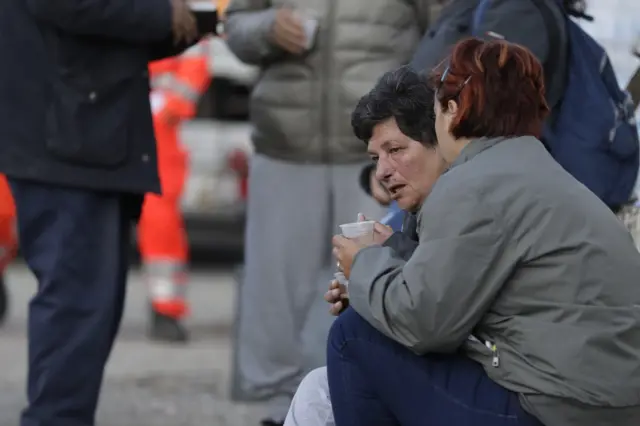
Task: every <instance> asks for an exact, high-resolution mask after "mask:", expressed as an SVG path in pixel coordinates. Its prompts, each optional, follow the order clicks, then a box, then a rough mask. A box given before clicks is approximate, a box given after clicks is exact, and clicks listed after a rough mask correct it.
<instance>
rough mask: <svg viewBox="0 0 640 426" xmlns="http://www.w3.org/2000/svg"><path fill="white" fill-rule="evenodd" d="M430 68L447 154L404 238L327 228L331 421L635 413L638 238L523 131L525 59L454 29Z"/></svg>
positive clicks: (533, 70)
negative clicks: (397, 247) (343, 305)
mask: <svg viewBox="0 0 640 426" xmlns="http://www.w3.org/2000/svg"><path fill="white" fill-rule="evenodd" d="M432 79H433V83H434V88H435V90H436V96H435V122H436V134H437V138H438V147H439V152H440V154H441V155H442V157H443V158H444V160H445V161H446V162H447V163H448V165H449V167H448V170H447V171H446V172H445V173H444V174H443V175H442V176H441V177H440V178H439V179H438V181H437V182H436V184H435V185H434V186H433V189H432V191H431V194H430V195H429V197H428V198H427V199H426V201H425V202H424V203H423V205H422V207H421V209H420V211H419V213H418V234H419V245H418V247H417V248H416V250H415V252H414V253H413V255H412V256H411V257H410V258H409V260H403V259H402V258H401V257H400V256H398V255H397V254H396V253H394V251H393V250H392V249H390V248H389V247H382V246H379V245H370V246H364V245H362V244H361V243H358V242H357V241H352V240H348V239H345V238H344V237H341V236H336V237H334V240H333V244H334V254H335V256H336V258H337V259H338V262H339V265H340V266H341V268H342V269H343V271H344V273H345V275H346V276H347V278H348V279H349V287H348V291H349V304H350V308H348V309H347V310H346V311H345V312H344V313H343V314H341V315H340V317H338V318H337V320H336V321H335V323H334V324H333V327H332V329H331V332H330V335H329V341H328V349H327V358H328V360H327V369H328V377H329V388H330V394H331V403H332V406H333V412H334V416H335V421H336V425H337V426H342V425H349V426H358V425H367V426H369V425H377V426H378V425H379V426H386V425H394V426H395V425H403V426H423V425H429V426H453V425H455V426H507V425H509V426H540V425H546V426H586V425H588V426H605V425H607V426H609V425H615V426H637V425H639V424H640V286H638V284H637V280H638V277H639V276H640V254H639V253H638V251H637V250H636V248H635V246H634V243H633V241H632V239H631V237H630V235H629V233H628V232H627V230H626V229H625V228H624V226H623V225H622V224H621V223H620V221H619V220H618V219H617V218H616V216H615V215H614V214H613V213H612V212H611V210H610V209H609V208H608V207H607V206H606V205H604V204H603V203H602V202H601V201H600V200H599V199H598V198H597V197H596V196H595V195H594V194H593V193H592V192H591V191H589V190H588V189H587V188H586V187H584V186H583V185H581V184H580V183H579V182H578V181H576V180H575V179H574V178H573V177H572V176H571V175H569V174H568V173H567V172H566V171H565V170H563V169H562V167H561V166H559V165H558V164H557V163H556V162H555V161H554V160H553V158H552V157H551V156H550V155H549V153H548V152H547V150H546V149H545V147H544V146H543V144H542V143H541V142H540V140H539V137H540V134H541V131H542V124H543V121H544V119H545V117H546V116H547V114H548V110H549V108H548V106H547V103H546V101H545V98H544V83H543V71H542V67H541V65H540V63H539V62H538V61H537V60H536V59H535V58H534V56H533V55H532V54H531V52H529V51H528V50H527V49H526V48H524V47H521V46H518V45H515V44H510V43H508V42H505V41H490V42H485V41H481V40H477V39H467V40H464V41H461V42H460V43H458V44H457V45H456V46H455V47H454V49H453V51H452V54H451V56H450V58H449V59H448V60H447V61H446V62H445V63H444V64H443V65H442V66H441V67H439V68H438V70H437V71H436V72H434V74H433V76H432ZM426 113H429V112H428V111H425V114H426ZM395 155H398V156H402V158H404V157H405V156H407V155H409V153H406V152H405V153H402V152H399V153H397V154H395ZM398 164H401V163H400V162H398ZM389 173H393V171H391V170H390V171H389Z"/></svg>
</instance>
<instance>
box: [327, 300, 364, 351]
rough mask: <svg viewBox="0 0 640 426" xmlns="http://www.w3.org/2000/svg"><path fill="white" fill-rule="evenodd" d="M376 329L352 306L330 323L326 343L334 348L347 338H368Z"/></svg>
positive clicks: (342, 343)
mask: <svg viewBox="0 0 640 426" xmlns="http://www.w3.org/2000/svg"><path fill="white" fill-rule="evenodd" d="M375 333H376V330H375V329H374V328H373V327H372V326H371V325H370V324H369V323H368V322H367V321H366V320H365V319H364V318H362V317H361V316H360V314H358V313H357V312H356V311H355V310H354V309H353V308H349V309H347V310H346V311H344V312H343V313H342V314H340V316H338V318H336V320H335V321H334V322H333V324H332V325H331V329H330V330H329V339H328V344H329V345H333V347H335V348H339V347H342V346H344V344H346V343H347V342H348V341H349V340H356V339H363V338H364V339H370V338H371V336H372V334H375Z"/></svg>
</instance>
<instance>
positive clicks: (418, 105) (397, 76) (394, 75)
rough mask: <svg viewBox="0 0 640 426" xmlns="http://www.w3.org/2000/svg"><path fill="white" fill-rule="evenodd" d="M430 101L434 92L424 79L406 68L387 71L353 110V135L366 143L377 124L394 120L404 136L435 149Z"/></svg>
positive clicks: (432, 113)
mask: <svg viewBox="0 0 640 426" xmlns="http://www.w3.org/2000/svg"><path fill="white" fill-rule="evenodd" d="M433 98H434V91H433V89H432V88H431V87H430V86H429V82H428V79H427V77H426V76H424V75H421V74H419V73H417V72H416V71H414V70H413V69H412V68H411V67H409V66H403V67H400V68H398V69H396V70H393V71H389V72H387V73H385V74H384V75H383V76H382V78H380V80H378V83H376V85H375V87H374V88H373V89H372V90H371V91H370V92H369V93H367V94H366V95H364V96H363V97H362V98H361V99H360V102H358V105H357V106H356V108H355V109H354V110H353V113H352V114H351V126H352V127H353V132H354V133H355V135H356V137H357V138H358V139H360V140H361V141H364V142H365V143H368V142H369V139H371V135H372V134H373V128H374V127H375V126H376V125H377V124H379V123H381V122H383V121H386V120H388V119H390V118H395V120H396V123H398V128H399V129H400V131H401V132H402V133H404V134H405V135H406V136H408V137H410V138H411V139H413V140H416V141H418V142H420V143H422V144H424V145H426V146H435V145H436V133H435V114H434V112H433Z"/></svg>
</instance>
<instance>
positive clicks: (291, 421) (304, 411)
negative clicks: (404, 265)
mask: <svg viewBox="0 0 640 426" xmlns="http://www.w3.org/2000/svg"><path fill="white" fill-rule="evenodd" d="M433 97H434V92H433V90H432V89H431V87H430V86H429V84H428V82H427V80H426V78H424V77H423V76H421V75H419V74H418V73H417V72H415V71H414V70H412V69H411V68H410V67H406V66H404V67H400V68H398V69H396V70H393V71H389V72H387V73H385V74H384V75H383V76H382V78H381V79H380V80H379V81H378V83H377V84H376V85H375V86H374V88H373V89H372V90H371V91H370V92H369V93H368V94H367V95H365V96H364V97H363V98H362V99H361V100H360V102H359V103H358V105H357V106H356V108H355V109H354V111H353V113H352V125H353V128H354V132H355V134H356V135H357V136H358V138H360V139H361V140H362V141H364V142H366V143H367V144H368V150H369V155H370V156H371V158H372V160H374V165H375V172H376V174H377V176H376V178H377V179H379V181H380V182H381V184H382V185H385V187H389V188H391V187H394V186H395V187H398V186H399V185H406V187H407V188H408V189H407V190H406V191H404V192H402V194H403V196H398V195H399V194H400V193H401V192H400V191H395V194H396V197H395V198H396V200H397V203H398V205H399V207H400V208H402V209H403V211H405V212H406V218H405V222H404V224H403V226H402V231H397V232H394V230H393V229H392V228H391V227H389V226H386V225H384V224H382V223H380V222H374V221H369V222H368V223H367V222H362V221H366V218H365V217H359V218H358V219H359V220H360V222H357V223H355V224H345V225H343V226H342V235H343V236H344V237H345V238H353V237H357V236H358V235H360V236H362V234H363V232H357V231H365V232H364V233H365V234H366V237H365V238H360V239H358V240H357V241H358V243H360V244H365V245H373V244H379V245H382V246H384V247H389V248H390V249H392V250H394V252H395V253H396V255H397V256H398V257H400V258H403V259H409V258H410V257H411V254H412V253H413V251H414V250H415V248H416V247H417V245H418V236H417V233H416V225H417V223H416V212H417V211H418V210H419V209H420V206H421V205H422V203H423V201H424V200H425V199H426V198H427V196H428V195H429V193H430V192H431V188H432V187H433V185H434V184H435V182H436V180H437V179H438V177H439V176H440V175H441V174H442V173H443V172H444V170H445V169H446V163H445V161H444V159H443V158H442V156H441V155H440V154H439V153H438V149H437V146H436V136H435V127H434V126H435V124H434V116H433V114H431V113H428V114H425V113H424V112H425V111H427V112H430V111H433ZM400 152H402V153H403V154H402V155H399V153H400ZM354 231H355V232H354ZM324 297H325V300H326V301H327V302H328V303H329V304H330V308H329V310H330V312H331V314H332V315H334V316H338V315H340V314H341V313H342V312H343V311H344V310H345V309H346V308H347V306H348V302H349V297H348V292H347V286H345V285H344V283H340V282H338V280H333V281H331V283H330V286H329V290H328V291H327V293H326V294H325V296H324ZM334 425H335V422H334V419H333V413H332V410H331V401H330V397H329V386H328V379H327V371H326V367H320V368H317V369H315V370H313V371H311V372H310V373H309V374H308V375H307V376H305V378H304V379H303V381H302V383H301V384H300V386H299V387H298V390H297V391H296V394H295V396H294V399H293V402H292V403H291V407H290V408H289V413H288V415H287V419H286V421H285V426H334Z"/></svg>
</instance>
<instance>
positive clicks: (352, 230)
mask: <svg viewBox="0 0 640 426" xmlns="http://www.w3.org/2000/svg"><path fill="white" fill-rule="evenodd" d="M375 223H376V222H375V220H365V221H363V222H352V223H345V224H342V225H340V230H341V231H342V235H344V236H345V237H346V238H349V239H351V240H358V241H361V242H363V243H372V242H373V231H374V225H375Z"/></svg>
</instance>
